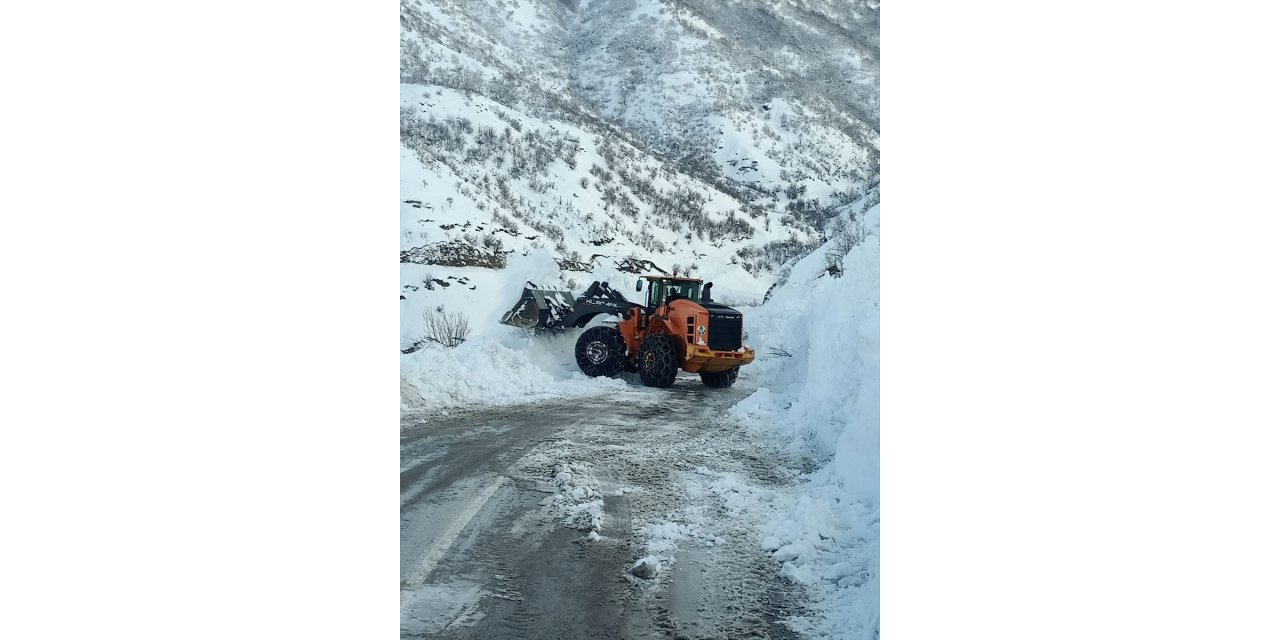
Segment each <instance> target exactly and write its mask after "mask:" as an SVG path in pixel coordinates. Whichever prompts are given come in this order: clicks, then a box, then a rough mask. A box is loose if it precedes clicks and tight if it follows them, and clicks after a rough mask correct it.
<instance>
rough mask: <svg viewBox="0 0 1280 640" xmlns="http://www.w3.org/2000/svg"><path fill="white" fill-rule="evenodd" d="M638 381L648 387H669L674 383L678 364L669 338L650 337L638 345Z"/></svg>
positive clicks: (661, 336) (674, 347) (674, 349)
mask: <svg viewBox="0 0 1280 640" xmlns="http://www.w3.org/2000/svg"><path fill="white" fill-rule="evenodd" d="M637 360H638V364H639V365H640V381H641V382H643V383H644V384H645V386H649V387H669V386H671V385H672V384H673V383H675V381H676V370H677V369H679V368H680V362H679V359H678V357H677V356H676V346H675V344H673V343H672V341H671V337H670V336H666V335H652V336H649V337H648V338H645V339H644V342H642V343H640V355H639V358H637Z"/></svg>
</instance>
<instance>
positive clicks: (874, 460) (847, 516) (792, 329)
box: [733, 205, 880, 639]
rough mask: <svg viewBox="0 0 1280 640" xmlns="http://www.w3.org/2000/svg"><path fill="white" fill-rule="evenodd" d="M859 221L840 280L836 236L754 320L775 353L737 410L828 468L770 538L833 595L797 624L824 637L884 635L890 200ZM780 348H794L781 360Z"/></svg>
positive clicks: (793, 572) (784, 568) (787, 571)
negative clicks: (884, 296)
mask: <svg viewBox="0 0 1280 640" xmlns="http://www.w3.org/2000/svg"><path fill="white" fill-rule="evenodd" d="M857 210H858V209H856V208H853V209H852V211H857ZM844 215H847V213H846V214H844ZM858 217H859V218H861V220H862V223H863V225H864V227H863V228H864V229H865V231H866V236H865V238H860V244H858V245H857V246H854V247H853V248H852V249H850V250H849V252H848V253H847V254H846V255H845V256H843V258H839V257H837V258H836V259H835V260H834V263H835V264H837V265H838V266H839V271H840V276H839V277H833V275H832V272H831V270H830V269H829V267H830V265H831V264H832V262H833V260H832V258H831V257H830V255H831V253H830V252H831V249H832V247H833V245H834V243H830V242H829V243H828V244H827V245H824V246H823V247H820V248H819V249H818V250H817V251H815V252H814V253H812V254H810V255H809V256H807V257H805V258H804V259H801V260H800V261H798V262H797V263H796V264H795V265H794V266H793V267H792V269H791V272H790V274H789V276H788V277H787V279H786V280H785V281H783V282H781V283H780V284H778V285H777V287H776V288H775V290H774V292H773V293H772V295H771V296H770V299H769V301H768V302H766V303H765V304H764V305H763V306H761V307H760V308H759V309H757V310H755V312H754V313H752V314H749V315H748V316H747V319H746V322H747V326H746V330H747V332H748V334H749V338H748V342H749V343H750V344H752V345H754V346H755V347H756V348H757V349H758V350H760V352H761V353H762V356H763V358H762V359H761V360H758V361H757V363H756V364H754V365H752V366H753V368H754V369H753V370H752V371H750V372H748V373H749V374H750V375H751V378H752V381H753V382H755V383H757V384H758V385H759V386H760V388H759V389H758V390H757V391H756V392H755V393H753V394H752V395H751V396H749V397H747V398H746V399H745V400H743V401H742V402H740V403H738V404H737V405H736V406H735V407H734V409H733V413H734V414H735V415H736V416H738V417H739V418H741V419H742V420H744V421H745V422H748V423H753V424H755V425H757V426H758V427H759V428H762V429H769V430H776V432H777V433H778V435H780V436H782V437H783V438H784V440H785V441H786V442H787V443H788V444H787V446H789V447H790V448H791V449H792V451H793V452H794V453H797V454H800V455H804V456H807V457H809V458H811V459H813V460H814V461H815V462H816V463H817V464H818V466H819V468H818V470H817V471H816V472H814V473H812V474H811V475H810V476H809V477H808V478H807V480H806V482H805V483H804V484H803V485H802V486H801V487H800V488H799V496H798V498H797V500H796V501H795V503H794V504H792V505H790V506H789V507H787V508H785V509H784V510H783V511H782V515H781V516H779V517H777V518H775V519H774V520H773V521H772V522H771V523H769V524H768V525H766V526H765V528H764V539H763V540H762V541H761V546H762V547H763V548H764V549H765V550H766V551H769V552H771V553H772V554H773V558H774V560H776V561H778V562H779V563H781V565H780V571H781V573H782V575H784V576H786V577H788V578H790V579H792V580H795V581H797V582H800V583H803V584H806V585H809V586H811V587H813V588H814V589H815V591H816V592H817V593H819V594H821V598H822V599H823V602H822V603H821V605H820V606H818V607H815V608H814V609H815V611H817V612H818V613H816V614H815V615H814V616H813V617H812V618H805V619H793V620H791V621H790V623H791V625H792V626H793V627H794V628H796V629H797V630H799V631H802V632H805V633H806V634H807V635H811V636H814V637H823V638H840V639H845V638H848V639H852V638H859V639H861V638H874V637H877V636H878V632H879V609H880V607H879V605H880V594H879V591H880V586H879V585H880V567H879V556H880V482H879V478H880V453H879V450H880V402H879V397H880V242H879V235H880V230H879V217H880V208H879V206H878V205H877V206H875V207H872V208H870V209H869V210H868V211H866V212H865V213H860V214H858ZM772 348H782V349H785V350H786V351H788V352H790V354H791V355H790V356H789V357H788V356H781V355H780V356H774V357H769V356H768V352H769V351H770V349H772Z"/></svg>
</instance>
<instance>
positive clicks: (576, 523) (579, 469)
mask: <svg viewBox="0 0 1280 640" xmlns="http://www.w3.org/2000/svg"><path fill="white" fill-rule="evenodd" d="M552 483H553V484H554V485H555V487H556V494H555V495H553V496H550V497H548V498H547V499H546V500H545V501H544V502H545V503H546V504H547V505H549V506H551V508H553V509H555V510H556V512H557V513H558V514H559V516H560V522H561V523H562V524H564V525H565V526H566V527H572V528H574V529H577V530H578V531H590V532H592V533H595V532H598V531H599V530H600V526H601V525H603V524H604V494H603V493H601V492H600V481H599V480H597V479H596V477H595V475H594V474H592V473H591V466H590V465H589V464H588V463H585V462H572V463H561V464H559V465H557V466H556V475H555V478H554V479H553V480H552ZM597 535H598V534H597ZM594 539H598V538H594Z"/></svg>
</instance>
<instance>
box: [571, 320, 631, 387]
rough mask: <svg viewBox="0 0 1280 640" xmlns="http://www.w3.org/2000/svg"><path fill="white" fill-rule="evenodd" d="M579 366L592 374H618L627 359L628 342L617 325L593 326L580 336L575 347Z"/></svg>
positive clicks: (592, 375) (583, 370) (584, 371)
mask: <svg viewBox="0 0 1280 640" xmlns="http://www.w3.org/2000/svg"><path fill="white" fill-rule="evenodd" d="M573 355H574V357H575V358H576V359H577V361H578V368H579V369H581V370H582V372H583V373H585V374H587V375H589V376H591V377H596V376H616V375H618V372H619V371H622V365H623V363H625V362H626V361H627V344H626V343H625V342H623V340H622V333H621V332H620V331H618V328H617V327H613V326H599V327H591V328H590V329H587V330H586V331H583V332H582V335H580V336H578V344H577V345H576V346H574V348H573Z"/></svg>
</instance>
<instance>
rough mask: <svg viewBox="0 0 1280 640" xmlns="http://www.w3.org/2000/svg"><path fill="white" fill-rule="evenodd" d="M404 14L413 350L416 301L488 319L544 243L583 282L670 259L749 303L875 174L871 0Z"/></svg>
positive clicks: (507, 4)
mask: <svg viewBox="0 0 1280 640" xmlns="http://www.w3.org/2000/svg"><path fill="white" fill-rule="evenodd" d="M401 21H402V30H401V33H402V42H401V44H402V56H401V79H402V85H401V141H402V147H401V195H400V201H401V204H400V208H401V233H402V236H401V264H402V269H401V273H402V281H401V295H402V303H401V304H402V341H401V342H402V344H401V346H402V348H407V347H411V346H412V345H413V344H414V343H415V342H417V341H418V338H419V334H420V333H421V328H422V314H423V313H424V311H425V312H427V313H430V312H432V311H433V310H435V309H443V310H444V311H445V312H457V313H463V314H466V315H467V316H468V317H470V318H471V319H472V321H473V323H476V324H479V323H487V322H490V321H491V316H492V314H491V313H490V311H491V310H490V309H489V307H491V306H504V305H505V306H510V305H511V304H513V303H514V302H515V300H516V297H517V295H518V293H519V291H518V286H517V288H516V289H514V290H512V289H510V285H511V282H510V280H511V279H510V278H507V277H506V276H505V275H502V274H504V273H505V272H504V271H503V270H504V269H506V268H507V267H508V265H509V264H510V261H511V259H512V257H513V256H518V255H525V254H529V253H530V252H535V251H539V250H546V251H549V252H550V253H551V254H552V255H553V256H554V258H555V259H556V261H557V263H558V265H559V273H558V274H552V275H555V276H556V277H555V278H553V280H554V282H546V283H540V284H558V285H560V286H563V287H566V288H569V289H571V290H573V291H574V292H575V293H578V292H581V290H582V288H583V287H585V285H587V284H589V283H590V281H591V280H592V279H596V278H599V277H608V278H611V279H614V280H616V281H623V280H625V278H626V277H632V278H634V275H633V274H635V273H639V272H645V273H655V272H657V271H665V272H670V271H672V270H673V268H676V267H679V268H680V270H681V271H682V272H687V271H689V270H693V273H694V274H695V275H699V276H702V277H704V278H706V279H708V280H712V281H714V282H715V283H716V291H717V293H718V295H719V297H720V298H721V299H724V300H726V301H729V302H742V301H758V300H759V299H761V298H762V297H763V294H764V292H765V291H766V290H767V289H768V287H769V286H770V285H771V284H772V283H773V281H774V271H775V270H776V269H777V267H778V266H779V265H780V264H782V263H783V262H785V261H787V260H788V259H790V258H792V257H794V256H797V255H801V254H804V253H806V252H807V251H808V250H809V249H812V248H813V247H814V246H816V245H817V244H819V243H820V242H821V241H823V240H824V238H825V236H824V233H825V228H826V225H827V223H828V221H829V220H830V219H831V217H832V216H833V214H834V213H835V211H836V210H838V209H839V208H840V207H842V206H845V205H847V204H848V203H850V202H853V201H854V200H858V199H860V198H863V197H864V196H865V195H866V194H868V193H871V192H875V191H876V186H877V185H878V181H879V169H878V162H879V161H878V155H879V152H878V144H879V142H878V128H879V123H878V118H879V113H878V111H879V107H878V90H879V82H878V74H879V62H878V5H877V4H876V3H870V2H865V1H862V0H859V1H856V2H848V3H847V2H835V1H826V0H800V1H796V0H788V1H783V0H765V1H760V2H727V3H726V2H718V1H714V0H683V1H660V0H591V1H584V2H573V1H571V0H570V1H564V0H474V1H469V2H456V1H450V0H434V1H431V2H427V1H425V0H404V1H403V2H402V4H401ZM517 285H518V282H517ZM498 287H502V288H501V289H499V288H498Z"/></svg>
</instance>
